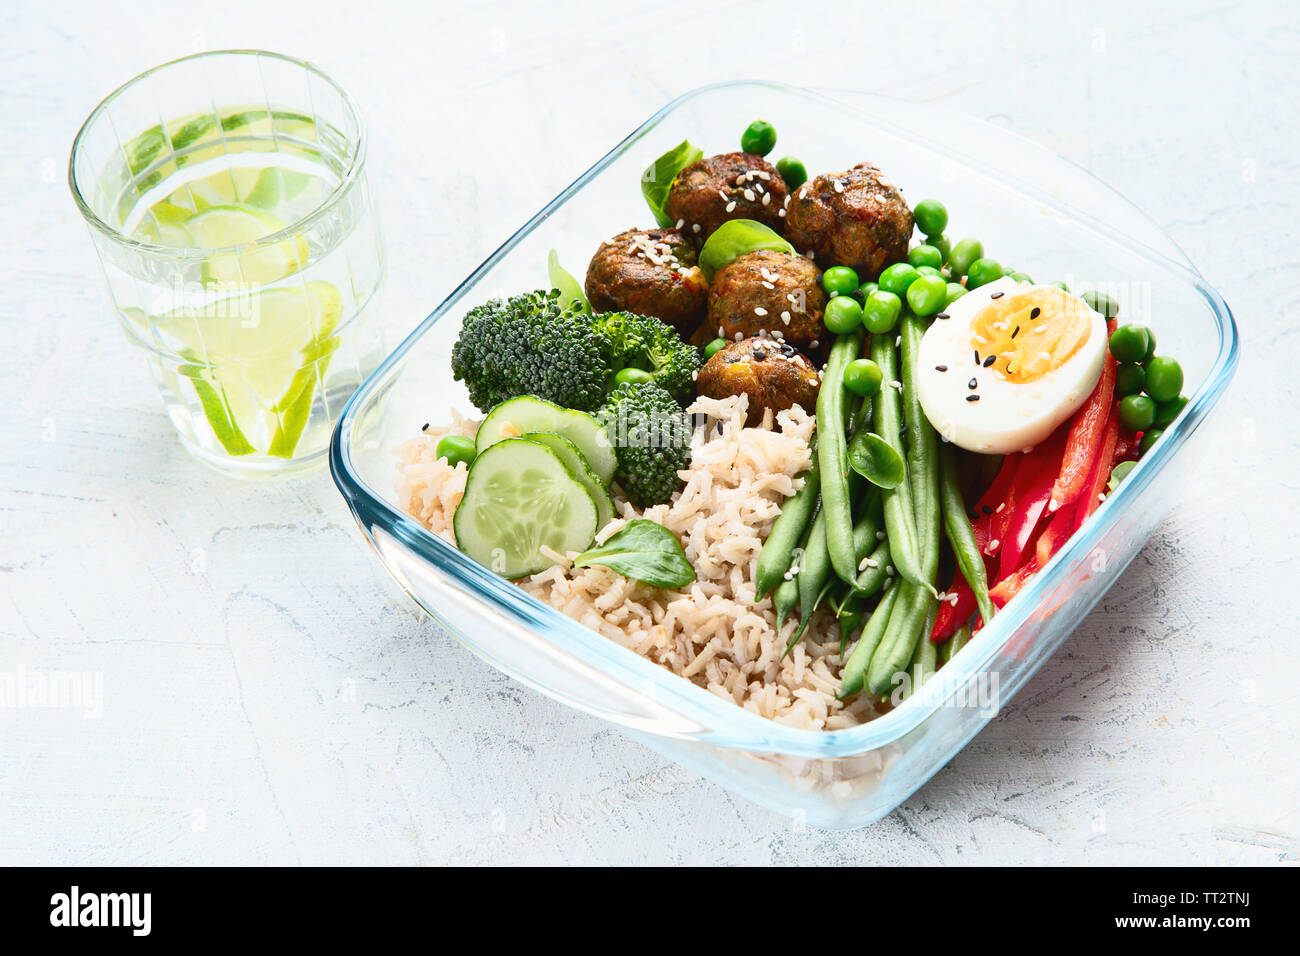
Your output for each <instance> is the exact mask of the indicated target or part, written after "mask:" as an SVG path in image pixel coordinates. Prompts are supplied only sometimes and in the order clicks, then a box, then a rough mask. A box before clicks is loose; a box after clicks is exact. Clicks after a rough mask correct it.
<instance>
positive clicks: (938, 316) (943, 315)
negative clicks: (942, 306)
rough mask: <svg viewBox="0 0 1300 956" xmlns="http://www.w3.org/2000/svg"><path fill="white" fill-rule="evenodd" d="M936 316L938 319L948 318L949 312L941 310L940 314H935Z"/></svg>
mask: <svg viewBox="0 0 1300 956" xmlns="http://www.w3.org/2000/svg"><path fill="white" fill-rule="evenodd" d="M935 318H936V319H946V318H948V313H947V312H940V313H939V314H938V315H936V316H935Z"/></svg>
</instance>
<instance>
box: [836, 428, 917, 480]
mask: <svg viewBox="0 0 1300 956" xmlns="http://www.w3.org/2000/svg"><path fill="white" fill-rule="evenodd" d="M849 467H850V468H852V469H853V470H854V471H856V472H857V473H858V474H859V475H861V476H862V477H863V478H865V479H867V481H869V482H871V483H872V484H873V485H877V486H878V487H881V488H886V489H888V488H897V487H898V486H899V485H901V484H902V483H903V479H904V478H906V477H907V466H906V465H905V464H904V463H903V456H902V455H900V454H899V453H898V452H897V451H895V450H894V448H893V447H892V446H890V444H889V442H887V441H885V440H884V439H883V438H881V437H880V436H879V435H877V434H876V433H875V432H869V431H860V432H858V433H857V434H856V435H854V436H853V440H852V441H850V442H849Z"/></svg>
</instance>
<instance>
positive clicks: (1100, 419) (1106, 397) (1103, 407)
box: [1047, 351, 1115, 513]
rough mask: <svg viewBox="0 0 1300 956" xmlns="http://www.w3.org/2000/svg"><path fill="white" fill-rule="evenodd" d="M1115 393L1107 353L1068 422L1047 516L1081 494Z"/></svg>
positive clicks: (1111, 361) (1112, 366) (1112, 361)
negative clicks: (1088, 392)
mask: <svg viewBox="0 0 1300 956" xmlns="http://www.w3.org/2000/svg"><path fill="white" fill-rule="evenodd" d="M1114 392H1115V358H1114V356H1112V355H1111V354H1110V352H1109V351H1107V353H1106V357H1105V360H1104V361H1103V362H1102V364H1101V376H1100V377H1099V378H1098V379H1097V386H1096V388H1094V389H1093V390H1092V395H1090V396H1089V397H1088V400H1087V401H1086V402H1084V403H1083V407H1082V408H1080V409H1079V410H1078V411H1077V412H1076V413H1075V415H1074V418H1073V420H1072V421H1071V422H1070V433H1069V436H1068V437H1067V438H1066V440H1065V454H1064V456H1063V458H1062V460H1061V473H1060V475H1059V476H1058V477H1057V479H1056V484H1054V485H1053V486H1052V497H1051V501H1050V502H1049V504H1048V506H1047V510H1048V511H1049V512H1053V513H1054V512H1056V511H1058V510H1060V509H1061V508H1064V507H1065V506H1066V505H1070V504H1073V503H1074V502H1075V501H1076V500H1078V498H1079V496H1080V495H1081V494H1083V490H1084V486H1086V485H1087V484H1088V479H1089V478H1091V477H1092V472H1093V470H1094V465H1095V463H1096V461H1097V452H1098V450H1099V448H1100V447H1101V440H1102V436H1103V434H1104V432H1105V431H1106V419H1107V416H1109V415H1110V407H1111V405H1113V404H1114V398H1113V395H1114Z"/></svg>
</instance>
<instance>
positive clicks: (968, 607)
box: [930, 570, 977, 644]
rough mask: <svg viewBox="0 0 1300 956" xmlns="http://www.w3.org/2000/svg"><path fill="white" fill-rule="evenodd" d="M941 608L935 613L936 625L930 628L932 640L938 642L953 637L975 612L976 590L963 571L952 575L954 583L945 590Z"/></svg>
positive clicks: (940, 603) (940, 604)
mask: <svg viewBox="0 0 1300 956" xmlns="http://www.w3.org/2000/svg"><path fill="white" fill-rule="evenodd" d="M943 593H944V596H943V598H941V599H940V601H939V609H938V611H936V612H935V615H934V627H932V628H931V629H930V640H932V641H934V642H935V643H936V644H939V643H942V642H944V641H946V640H947V639H948V638H950V637H952V635H953V632H954V631H956V630H957V628H959V627H961V626H962V624H964V623H965V622H966V621H968V620H970V616H971V615H972V614H974V613H975V609H976V607H977V605H976V603H975V592H974V591H973V590H971V586H970V585H969V584H967V583H966V579H965V578H964V577H963V576H962V573H961V571H960V570H959V571H957V572H956V573H955V574H953V576H952V584H951V585H949V587H948V590H947V591H945V592H943Z"/></svg>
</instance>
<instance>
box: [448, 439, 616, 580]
mask: <svg viewBox="0 0 1300 956" xmlns="http://www.w3.org/2000/svg"><path fill="white" fill-rule="evenodd" d="M454 525H455V529H456V543H457V545H459V546H460V549H461V550H462V551H464V552H465V553H466V554H468V555H469V556H470V557H471V558H473V559H474V560H475V561H478V562H479V563H480V564H483V565H486V566H487V567H489V568H491V569H492V570H493V571H495V572H496V573H497V574H500V575H502V576H503V577H507V578H521V577H524V576H525V575H528V574H535V573H537V572H538V571H542V570H545V569H546V568H549V567H550V566H551V564H552V563H553V562H552V561H551V559H550V558H548V557H547V556H546V555H544V554H542V550H541V549H542V547H543V545H545V546H546V547H549V548H553V549H554V550H556V551H558V552H560V553H561V554H564V553H565V552H568V551H582V550H584V549H585V548H586V547H587V546H588V545H589V544H591V542H592V539H593V538H594V537H595V536H596V505H595V502H593V501H592V499H591V494H590V493H589V492H588V491H587V489H586V488H585V487H584V486H583V484H582V482H580V481H578V480H577V479H576V478H574V477H573V475H571V474H570V473H569V469H568V468H566V467H565V465H564V462H563V461H561V460H560V457H559V456H558V455H556V453H555V452H553V451H551V449H550V448H548V447H547V446H545V445H543V444H540V443H539V442H535V441H525V440H524V439H521V438H510V439H506V440H505V441H500V442H497V443H496V444H494V445H492V446H491V447H490V448H488V449H487V450H486V451H484V452H482V453H481V454H479V456H478V457H477V458H475V459H474V464H473V465H471V466H470V469H469V478H468V479H466V482H465V496H464V497H463V498H462V499H461V502H460V507H458V508H457V509H456V518H455V521H454Z"/></svg>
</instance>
